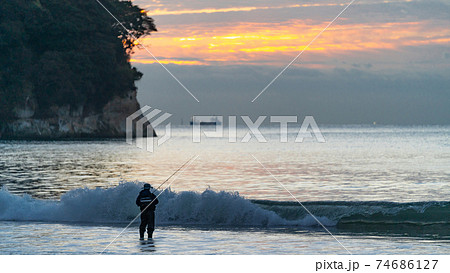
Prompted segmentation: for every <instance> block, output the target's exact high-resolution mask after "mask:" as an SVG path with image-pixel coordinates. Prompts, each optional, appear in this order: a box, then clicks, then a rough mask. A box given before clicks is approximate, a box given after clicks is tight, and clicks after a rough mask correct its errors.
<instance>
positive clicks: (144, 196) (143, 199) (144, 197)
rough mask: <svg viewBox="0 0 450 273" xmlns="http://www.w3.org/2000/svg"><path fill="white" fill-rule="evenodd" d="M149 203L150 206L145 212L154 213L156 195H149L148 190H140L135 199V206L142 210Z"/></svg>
mask: <svg viewBox="0 0 450 273" xmlns="http://www.w3.org/2000/svg"><path fill="white" fill-rule="evenodd" d="M152 201H153V202H152ZM150 203H151V205H150V206H149V207H148V209H147V210H146V211H155V208H156V205H157V204H158V198H156V195H154V194H153V193H151V192H150V190H142V191H141V192H140V193H139V195H138V197H137V198H136V205H137V206H138V207H140V208H141V210H143V209H145V208H146V207H147V206H148V204H150Z"/></svg>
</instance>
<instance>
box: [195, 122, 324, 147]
mask: <svg viewBox="0 0 450 273" xmlns="http://www.w3.org/2000/svg"><path fill="white" fill-rule="evenodd" d="M208 119H209V120H211V122H205V123H204V124H206V125H207V126H203V125H202V122H191V125H192V141H193V142H196V143H198V142H201V139H202V133H203V135H204V136H205V137H207V138H214V137H216V138H217V137H218V138H223V137H226V136H225V133H224V125H223V120H224V116H195V117H194V119H193V120H208ZM238 119H241V120H242V121H243V122H244V124H245V126H244V128H245V129H244V130H246V131H247V132H245V135H244V137H242V138H240V139H238V136H237V135H238V134H237V120H238ZM266 119H269V121H270V123H271V125H275V124H278V128H279V136H280V137H279V141H280V142H282V143H286V142H288V141H289V140H288V129H289V124H297V122H298V118H297V116H270V117H268V116H259V117H258V118H256V119H255V120H254V121H253V120H252V119H251V118H250V117H249V116H228V130H227V131H228V133H227V137H228V142H230V143H235V142H238V141H239V142H242V143H246V142H249V141H250V139H252V138H253V137H254V138H255V139H256V140H257V141H258V142H261V143H266V142H267V138H266V137H265V136H264V134H263V133H262V132H261V130H260V127H261V125H262V123H263V122H264V121H265V120H266ZM211 125H213V126H211ZM305 138H315V139H316V141H317V142H320V143H324V142H325V138H324V137H323V135H322V132H321V131H320V129H319V126H317V123H316V121H315V120H314V117H313V116H306V117H305V118H304V119H303V122H302V125H301V126H300V128H298V131H297V134H296V137H295V140H294V142H297V143H301V142H303V140H304V139H305Z"/></svg>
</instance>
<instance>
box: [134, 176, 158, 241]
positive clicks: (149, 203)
mask: <svg viewBox="0 0 450 273" xmlns="http://www.w3.org/2000/svg"><path fill="white" fill-rule="evenodd" d="M150 188H151V186H150V184H144V189H143V190H142V191H141V192H140V193H139V195H138V197H137V198H136V205H137V206H138V207H139V208H140V209H141V225H140V226H139V234H140V239H141V240H142V239H144V234H145V228H146V227H147V226H148V228H147V233H148V238H149V239H151V238H153V231H154V230H155V208H156V205H157V204H158V199H157V198H156V195H154V194H153V193H151V192H150Z"/></svg>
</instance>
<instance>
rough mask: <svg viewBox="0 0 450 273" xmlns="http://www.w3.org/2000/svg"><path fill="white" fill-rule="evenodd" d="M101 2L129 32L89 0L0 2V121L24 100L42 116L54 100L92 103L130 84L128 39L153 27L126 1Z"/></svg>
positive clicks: (124, 90) (99, 104) (9, 116)
mask: <svg viewBox="0 0 450 273" xmlns="http://www.w3.org/2000/svg"><path fill="white" fill-rule="evenodd" d="M101 2H102V3H103V4H104V5H105V7H106V8H108V9H109V10H110V11H111V13H112V14H114V15H115V16H116V18H118V20H120V21H121V23H122V24H123V25H124V26H125V27H126V28H127V29H129V30H130V32H131V33H132V34H133V35H130V34H129V33H127V32H126V30H125V29H123V27H122V26H121V25H120V24H118V23H117V21H115V19H114V18H113V17H112V16H111V15H110V14H108V13H107V12H106V10H104V9H103V8H102V7H101V6H100V5H99V4H98V3H97V2H96V1H95V0H89V1H80V0H14V1H9V0H1V4H0V121H2V120H3V121H5V120H8V119H13V118H14V113H13V109H14V107H16V106H17V105H19V104H20V105H24V104H25V102H26V101H27V100H30V99H32V100H34V101H35V102H36V104H37V109H36V114H35V116H37V117H47V116H49V115H51V114H52V113H51V111H50V108H51V106H54V105H58V106H60V105H67V104H69V105H73V106H75V105H80V104H85V105H87V106H88V107H90V108H91V109H97V108H101V107H102V106H103V105H104V104H105V103H106V102H107V101H108V100H109V99H111V98H112V97H113V96H114V95H119V96H124V95H125V94H126V93H128V92H129V91H130V90H136V86H135V81H136V80H139V79H140V78H141V76H142V74H141V73H140V72H138V71H137V70H136V69H135V68H133V67H132V66H131V65H130V63H129V58H130V54H131V53H132V51H133V48H134V47H135V43H134V42H135V40H134V37H135V38H139V37H141V36H143V35H147V34H150V32H152V31H156V28H155V25H154V22H153V19H152V18H150V17H148V16H147V15H146V13H145V12H144V11H143V10H142V9H140V8H139V7H137V6H135V5H133V4H132V3H131V2H130V1H118V0H101ZM133 36H134V37H133Z"/></svg>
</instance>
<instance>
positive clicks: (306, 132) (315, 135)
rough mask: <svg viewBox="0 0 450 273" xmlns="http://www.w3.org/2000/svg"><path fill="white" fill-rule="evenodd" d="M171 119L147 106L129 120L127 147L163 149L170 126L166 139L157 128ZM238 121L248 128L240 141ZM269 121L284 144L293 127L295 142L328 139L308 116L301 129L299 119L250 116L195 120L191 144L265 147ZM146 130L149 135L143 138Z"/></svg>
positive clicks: (169, 134)
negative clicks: (208, 141)
mask: <svg viewBox="0 0 450 273" xmlns="http://www.w3.org/2000/svg"><path fill="white" fill-rule="evenodd" d="M158 115H159V116H158ZM171 116H172V114H169V113H165V112H162V111H161V110H159V109H156V108H152V107H150V106H148V105H146V106H144V107H142V108H141V109H139V110H138V111H136V112H135V113H133V114H131V115H130V116H128V117H127V119H126V141H127V143H128V144H131V145H133V144H135V145H136V146H137V147H138V148H141V149H145V150H147V151H149V152H153V151H154V149H155V146H161V145H162V144H164V143H165V142H167V141H168V140H169V139H170V138H171V137H172V129H171V123H170V122H169V123H166V125H165V133H164V135H162V136H161V137H152V136H153V130H154V128H156V127H157V126H159V125H161V124H163V123H165V122H166V121H167V120H168V119H169V118H170V117H171ZM225 118H226V119H227V120H228V126H227V127H226V126H225V125H224V119H225ZM238 120H239V121H242V122H243V124H245V125H244V127H239V128H240V130H242V129H243V130H244V135H243V137H240V138H238V126H237V123H238ZM266 120H267V121H269V122H270V125H271V126H272V127H273V126H277V128H279V139H278V140H279V141H280V142H282V143H287V142H289V141H292V140H290V139H289V138H288V131H289V129H291V132H292V129H293V128H292V127H293V126H296V128H295V129H296V131H295V132H296V134H295V139H294V142H296V143H302V142H303V141H304V139H307V138H312V139H315V140H316V141H317V142H319V143H324V142H325V138H324V137H323V135H322V132H321V131H320V129H319V126H317V123H316V121H315V120H314V117H313V116H306V117H305V118H304V119H303V122H302V124H301V125H300V126H298V125H299V123H298V117H297V116H270V117H268V116H259V117H257V118H256V119H254V120H252V119H251V118H250V117H249V116H226V117H224V116H193V117H192V121H191V123H190V124H191V126H192V142H194V143H199V142H201V141H202V139H204V138H226V139H227V140H228V142H229V143H236V142H241V143H246V142H249V141H250V140H251V139H252V138H255V140H256V141H258V142H260V143H266V142H268V141H267V138H266V137H265V136H264V134H263V133H262V132H261V130H260V127H261V125H262V124H263V122H264V121H266ZM134 129H135V130H134ZM225 129H227V130H225ZM297 129H298V130H297ZM144 130H145V132H146V134H144ZM134 132H135V133H134ZM241 133H242V131H241ZM134 136H135V137H136V142H135V143H133V137H134Z"/></svg>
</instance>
